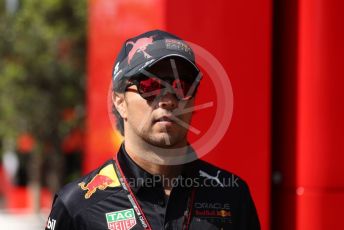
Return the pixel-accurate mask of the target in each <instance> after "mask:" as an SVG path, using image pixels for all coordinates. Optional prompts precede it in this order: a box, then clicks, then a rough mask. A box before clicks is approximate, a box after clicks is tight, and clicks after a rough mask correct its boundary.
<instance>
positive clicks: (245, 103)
mask: <svg viewBox="0 0 344 230" xmlns="http://www.w3.org/2000/svg"><path fill="white" fill-rule="evenodd" d="M271 11H272V10H271V1H270V0H262V1H231V0H230V1H228V0H218V1H182V0H173V1H163V0H149V1H134V0H119V1H112V0H98V1H95V0H90V1H89V55H88V61H89V64H88V67H89V69H88V102H87V104H88V119H87V128H88V139H87V148H86V149H87V152H86V158H85V171H89V170H91V169H92V168H95V167H97V165H99V164H101V162H103V161H104V160H105V159H107V158H109V157H111V155H112V154H113V153H114V152H115V151H116V150H117V147H118V143H119V139H118V137H116V134H113V131H112V127H111V124H110V121H109V118H108V111H107V104H106V103H107V93H108V89H109V83H110V79H111V71H112V65H113V62H114V59H115V57H116V54H117V52H118V51H119V48H120V46H121V45H122V43H123V42H124V40H125V39H126V38H128V37H130V36H134V35H137V34H139V33H142V32H144V31H146V30H150V29H155V28H160V29H164V30H167V31H170V32H172V33H176V34H177V35H179V36H181V37H182V38H184V39H185V40H188V41H191V42H193V43H196V44H198V45H200V46H202V47H203V48H205V49H207V50H208V51H210V52H211V53H212V54H213V55H214V56H215V57H216V58H217V59H218V60H219V61H220V63H221V64H222V65H223V66H224V68H225V69H226V70H227V73H228V74H229V76H230V81H231V84H232V88H233V95H234V109H233V117H232V121H231V124H230V127H229V129H228V131H227V132H226V134H225V136H224V138H223V139H222V140H221V141H220V143H219V145H218V146H217V147H216V148H215V149H214V150H213V151H212V152H211V153H209V154H208V155H206V156H205V157H204V159H205V160H207V161H210V162H212V163H214V164H216V165H218V166H220V167H222V168H225V169H227V170H230V171H233V172H235V173H237V174H238V175H240V176H241V177H242V178H244V179H245V180H246V181H247V182H248V184H249V185H250V188H251V191H252V194H253V197H254V200H255V202H256V206H257V209H258V213H259V216H260V220H261V223H262V229H269V207H270V203H269V197H270V192H269V191H270V137H271V135H270V108H271V106H270V97H271V96H270V82H271V76H270V75H271V74H270V72H271V70H270V69H271V54H270V53H271V30H272V27H271ZM207 81H208V82H209V80H206V81H205V82H207ZM215 87H216V86H215ZM201 93H203V94H206V93H207V91H206V90H205V91H203V92H201ZM201 97H202V96H201ZM216 105H218V106H221V98H219V99H217V102H216ZM197 117H198V118H197V119H200V120H202V119H203V120H204V121H206V122H209V119H208V117H207V116H206V115H203V114H202V113H198V114H197ZM206 122H205V123H206ZM196 123H197V120H196ZM201 126H202V125H201ZM204 127H206V124H205V125H204V126H203V127H200V129H202V128H204Z"/></svg>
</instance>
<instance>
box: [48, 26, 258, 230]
mask: <svg viewBox="0 0 344 230" xmlns="http://www.w3.org/2000/svg"><path fill="white" fill-rule="evenodd" d="M200 80H201V72H200V70H199V68H198V67H197V65H196V63H195V58H194V53H193V51H192V49H191V48H190V46H189V45H188V44H186V43H185V42H184V41H183V40H181V39H180V38H178V37H176V36H174V35H172V34H169V33H167V32H164V31H159V30H154V31H149V32H146V33H144V34H141V35H139V36H137V37H134V38H131V39H129V40H127V41H126V42H125V43H124V45H123V48H122V50H121V51H120V53H119V55H118V57H117V60H116V62H115V65H114V71H113V86H114V87H113V95H112V99H113V100H112V101H113V110H114V113H115V116H116V118H117V127H118V129H119V130H120V132H121V133H122V135H123V136H124V142H123V143H122V145H121V147H120V149H119V151H118V153H117V154H116V155H115V156H114V158H113V159H112V160H109V161H108V162H106V163H105V164H104V165H102V166H101V167H99V168H98V169H96V170H95V171H93V172H91V173H90V174H88V175H86V176H84V177H82V178H80V179H79V180H77V181H75V182H72V183H70V184H68V185H66V186H65V187H64V188H63V189H62V190H61V191H60V192H59V193H58V194H57V195H56V196H55V199H54V203H53V208H52V211H51V214H50V216H49V218H48V222H47V227H46V229H50V230H57V229H94V230H97V229H99V230H100V229H200V230H202V229H238V230H256V229H260V225H259V221H258V217H257V213H256V210H255V206H254V203H253V201H252V198H251V196H250V192H249V189H248V187H247V185H246V183H245V182H244V181H242V180H241V179H240V178H238V177H236V176H235V175H233V174H231V173H229V172H226V171H224V170H222V169H219V168H217V167H215V166H213V165H211V164H209V163H206V162H204V161H201V160H199V159H196V158H197V155H196V154H195V152H194V150H193V148H192V146H191V145H190V144H189V143H188V141H187V133H188V129H189V127H190V121H191V117H192V108H193V105H194V100H195V96H196V93H197V88H198V85H199V83H200Z"/></svg>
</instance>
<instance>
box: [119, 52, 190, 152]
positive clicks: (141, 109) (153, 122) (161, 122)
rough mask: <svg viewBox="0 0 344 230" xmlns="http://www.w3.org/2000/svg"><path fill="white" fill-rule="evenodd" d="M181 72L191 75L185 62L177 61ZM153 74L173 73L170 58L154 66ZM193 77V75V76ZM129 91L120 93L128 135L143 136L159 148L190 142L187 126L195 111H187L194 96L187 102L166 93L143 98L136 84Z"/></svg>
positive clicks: (130, 136) (178, 69)
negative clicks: (152, 97) (152, 98)
mask: <svg viewBox="0 0 344 230" xmlns="http://www.w3.org/2000/svg"><path fill="white" fill-rule="evenodd" d="M175 63H176V67H177V68H175V70H176V69H177V71H178V73H179V75H182V74H183V75H188V74H192V73H191V72H190V68H187V66H185V65H186V64H185V63H183V62H180V61H178V60H176V61H175ZM149 72H150V73H153V74H154V75H155V76H159V77H161V78H162V79H163V78H164V77H166V76H170V77H171V76H174V75H173V71H172V66H171V62H170V60H169V59H167V60H163V61H161V62H159V63H157V64H156V65H154V66H153V67H152V68H151V69H149ZM190 77H191V76H190ZM128 89H130V90H129V91H127V92H125V93H124V94H122V95H120V96H121V97H123V101H122V103H123V104H122V109H123V110H124V113H123V114H122V113H121V112H120V113H121V115H122V117H123V118H124V134H125V137H126V139H127V138H129V139H130V138H140V139H142V140H144V141H146V142H148V143H149V144H152V145H154V146H158V147H165V148H173V147H181V146H184V145H186V143H187V132H188V125H189V124H190V121H191V116H192V112H191V110H190V111H189V112H184V110H185V109H187V108H190V107H192V106H193V105H194V97H193V98H191V99H190V100H187V101H180V100H178V99H177V97H176V95H175V94H174V93H173V92H171V91H169V92H165V93H163V94H162V95H160V96H159V97H157V98H156V99H155V100H153V101H149V100H146V99H144V98H143V97H142V96H141V95H140V94H139V93H138V92H137V87H136V86H135V85H132V86H130V87H129V88H128Z"/></svg>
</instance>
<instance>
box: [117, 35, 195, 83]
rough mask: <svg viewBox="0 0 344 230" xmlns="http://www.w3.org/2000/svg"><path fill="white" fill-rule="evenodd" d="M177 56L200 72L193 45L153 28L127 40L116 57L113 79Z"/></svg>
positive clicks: (119, 78)
mask: <svg viewBox="0 0 344 230" xmlns="http://www.w3.org/2000/svg"><path fill="white" fill-rule="evenodd" d="M173 57H176V58H178V59H181V60H183V61H185V63H187V64H189V65H190V66H191V68H192V69H193V70H194V71H195V73H196V74H198V73H200V70H199V68H198V67H197V65H196V63H195V55H194V53H193V50H192V49H191V47H190V46H189V45H188V44H187V43H186V42H185V41H183V40H182V39H181V38H179V37H177V36H175V35H173V34H170V33H168V32H165V31H162V30H152V31H148V32H146V33H143V34H140V35H138V36H136V37H133V38H130V39H128V40H126V41H125V42H124V44H123V46H122V48H121V50H120V52H119V54H118V56H117V58H116V61H115V64H114V67H113V72H112V73H113V74H112V80H113V82H114V83H115V82H117V81H119V80H121V79H123V78H128V79H129V78H130V77H132V76H135V75H137V74H139V73H140V72H141V71H142V70H148V69H149V68H150V67H152V66H153V65H154V64H156V63H158V62H159V61H161V60H165V59H167V58H173Z"/></svg>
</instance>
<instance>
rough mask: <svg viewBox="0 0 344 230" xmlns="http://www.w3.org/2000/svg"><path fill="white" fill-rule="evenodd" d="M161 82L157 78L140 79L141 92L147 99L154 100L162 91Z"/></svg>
mask: <svg viewBox="0 0 344 230" xmlns="http://www.w3.org/2000/svg"><path fill="white" fill-rule="evenodd" d="M161 88H162V87H161V82H160V80H159V79H156V78H146V79H143V80H141V81H140V84H139V88H138V90H139V93H140V94H141V96H142V97H143V98H145V99H146V100H154V99H155V97H156V96H158V95H160V93H161Z"/></svg>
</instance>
